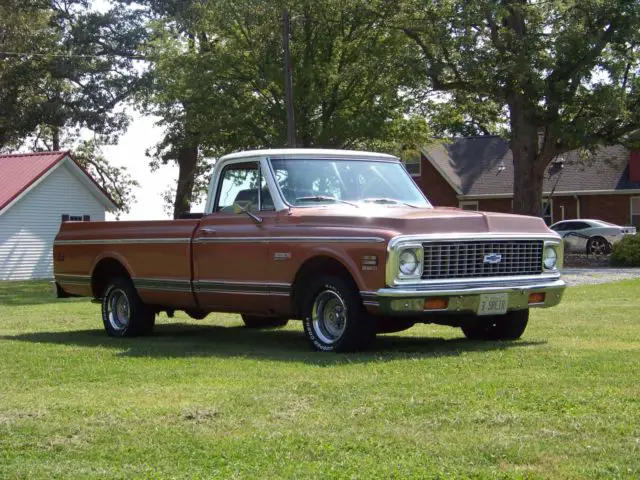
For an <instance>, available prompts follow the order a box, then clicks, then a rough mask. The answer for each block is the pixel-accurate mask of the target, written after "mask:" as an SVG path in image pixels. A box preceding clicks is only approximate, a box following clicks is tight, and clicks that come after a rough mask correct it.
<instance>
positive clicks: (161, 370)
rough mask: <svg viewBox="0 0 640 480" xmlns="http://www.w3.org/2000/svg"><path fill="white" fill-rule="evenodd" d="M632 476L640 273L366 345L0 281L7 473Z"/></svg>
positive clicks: (2, 453) (2, 442)
mask: <svg viewBox="0 0 640 480" xmlns="http://www.w3.org/2000/svg"><path fill="white" fill-rule="evenodd" d="M69 477H72V478H87V477H91V478H105V479H106V478H109V479H111V478H126V479H129V478H225V479H226V478H309V477H313V478H362V479H369V478H401V479H405V478H575V479H581V478H607V479H608V478H640V282H638V281H629V282H623V283H618V284H612V285H604V286H603V285H598V286H589V287H581V288H572V289H569V290H568V291H567V293H566V296H565V300H564V302H563V303H562V304H561V305H560V306H559V307H557V308H554V309H550V310H537V311H535V312H533V313H532V318H531V321H530V324H529V328H528V329H527V331H526V332H525V335H524V337H523V339H522V340H520V341H518V342H514V343H500V342H488V343H475V342H469V341H465V340H463V339H462V338H461V333H460V331H459V330H457V329H453V328H446V327H434V326H418V327H414V328H413V329H411V330H409V331H407V332H404V333H403V334H391V335H384V336H381V337H379V339H378V341H377V343H376V346H375V349H374V350H373V351H371V352H369V353H366V354H354V355H335V354H321V353H315V352H312V351H310V350H309V348H308V346H307V344H306V341H305V339H304V338H303V335H302V329H301V326H300V325H299V324H298V323H296V322H290V325H289V326H288V327H287V328H284V329H279V330H271V331H248V330H246V329H244V328H242V327H241V326H240V321H239V318H238V317H236V316H233V315H216V316H214V315H211V316H210V317H208V318H207V319H206V320H205V321H202V322H196V321H192V320H187V319H186V318H185V317H179V318H177V319H174V320H170V319H167V318H166V317H164V316H162V317H161V318H160V319H159V324H158V326H157V328H156V335H154V336H153V337H150V338H143V339H125V340H117V339H111V338H108V337H107V336H106V335H105V334H104V333H103V330H102V325H101V321H100V320H99V306H98V305H94V304H91V303H89V302H88V301H86V300H82V299H79V300H78V299H72V300H55V299H53V298H51V296H50V289H49V286H48V285H47V284H45V283H0V478H46V479H50V478H69Z"/></svg>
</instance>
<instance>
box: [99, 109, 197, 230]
mask: <svg viewBox="0 0 640 480" xmlns="http://www.w3.org/2000/svg"><path fill="white" fill-rule="evenodd" d="M128 113H129V114H130V115H131V117H132V121H131V124H130V126H129V129H128V130H127V132H126V133H125V134H124V135H122V136H121V137H120V138H119V141H118V144H117V145H109V146H105V147H103V151H104V155H105V157H106V158H107V160H108V161H109V162H110V163H111V164H112V165H114V166H119V167H120V166H126V167H127V170H128V172H129V174H130V175H131V176H132V177H133V178H134V179H135V180H137V181H138V183H139V184H140V186H139V187H137V188H135V189H134V191H133V193H134V196H135V197H136V200H135V202H134V203H133V204H132V205H131V212H129V213H127V214H121V215H120V219H121V220H162V219H169V218H170V216H169V215H168V214H167V213H165V211H164V203H163V200H162V196H161V195H162V192H164V191H165V190H167V189H168V188H169V187H171V186H173V185H175V182H176V179H177V178H178V167H177V166H176V165H163V166H161V167H160V168H159V169H158V170H156V171H155V172H153V173H152V172H151V168H150V167H149V161H150V159H149V157H147V156H146V155H145V151H146V150H147V149H148V148H150V147H152V146H153V145H155V144H156V143H158V142H159V141H160V140H161V139H162V128H160V127H157V126H156V125H154V124H155V122H156V121H157V118H154V117H151V116H142V115H140V114H139V113H137V112H135V111H129V112H128ZM203 208H204V205H203V204H202V205H200V204H198V205H194V206H193V210H194V211H202V209H203ZM114 219H115V215H113V214H109V213H108V214H107V220H114Z"/></svg>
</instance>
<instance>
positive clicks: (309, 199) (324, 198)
mask: <svg viewBox="0 0 640 480" xmlns="http://www.w3.org/2000/svg"><path fill="white" fill-rule="evenodd" d="M326 201H331V202H339V203H346V204H347V205H351V206H352V207H356V208H360V207H359V206H358V205H357V204H355V203H353V202H347V201H346V200H341V199H339V198H336V197H329V196H327V195H310V196H308V197H296V202H326Z"/></svg>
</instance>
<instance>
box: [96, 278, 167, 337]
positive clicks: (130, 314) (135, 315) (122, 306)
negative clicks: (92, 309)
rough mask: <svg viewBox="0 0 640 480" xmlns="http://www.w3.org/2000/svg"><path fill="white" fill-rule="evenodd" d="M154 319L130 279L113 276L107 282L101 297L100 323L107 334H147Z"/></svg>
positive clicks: (122, 335)
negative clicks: (113, 277)
mask: <svg viewBox="0 0 640 480" xmlns="http://www.w3.org/2000/svg"><path fill="white" fill-rule="evenodd" d="M155 319H156V315H155V313H154V312H153V311H152V310H151V309H150V308H149V307H148V306H147V305H145V304H144V303H143V302H142V300H141V299H140V296H139V295H138V292H137V291H136V289H135V287H134V286H133V282H132V281H131V280H130V279H128V278H115V279H112V280H109V281H108V282H107V288H106V289H105V292H104V295H103V297H102V323H103V324H104V329H105V330H106V331H107V334H108V335H109V336H111V337H120V338H122V337H136V336H140V335H149V334H150V333H151V332H152V330H153V326H154V324H155Z"/></svg>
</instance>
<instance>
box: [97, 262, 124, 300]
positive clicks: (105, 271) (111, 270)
mask: <svg viewBox="0 0 640 480" xmlns="http://www.w3.org/2000/svg"><path fill="white" fill-rule="evenodd" d="M116 277H118V278H122V277H124V278H130V276H129V272H128V271H127V269H126V268H124V266H123V265H122V264H121V263H120V262H119V261H118V260H116V259H114V258H103V259H102V260H100V261H99V262H98V264H97V265H96V268H94V269H93V275H92V276H91V292H92V293H93V296H94V297H95V298H100V297H102V294H103V293H104V290H105V288H106V287H107V282H108V281H109V280H110V279H112V278H116Z"/></svg>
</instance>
